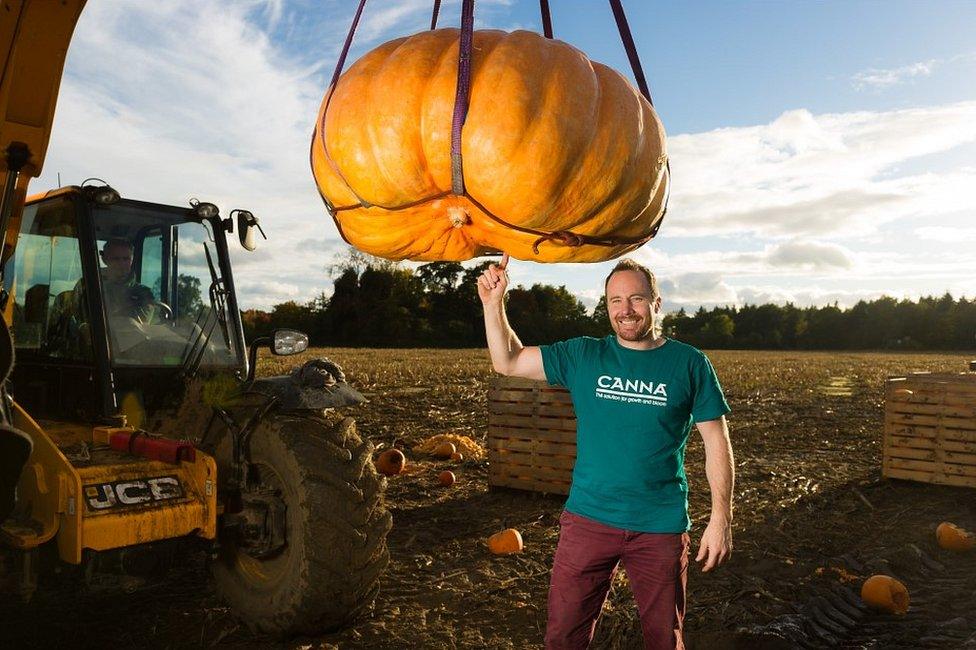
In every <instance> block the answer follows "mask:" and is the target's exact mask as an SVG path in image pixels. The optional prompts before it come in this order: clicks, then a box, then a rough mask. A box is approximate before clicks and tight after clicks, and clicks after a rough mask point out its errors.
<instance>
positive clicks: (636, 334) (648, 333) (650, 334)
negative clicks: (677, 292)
mask: <svg viewBox="0 0 976 650" xmlns="http://www.w3.org/2000/svg"><path fill="white" fill-rule="evenodd" d="M616 325H617V327H616V328H615V333H616V334H617V336H619V337H620V338H622V339H623V340H624V341H632V342H636V341H647V340H653V339H655V338H656V337H655V336H654V317H653V315H652V316H651V318H650V319H648V320H646V321H644V322H642V323H641V325H642V326H641V327H639V328H636V329H629V328H627V329H624V328H623V327H621V325H620V323H616Z"/></svg>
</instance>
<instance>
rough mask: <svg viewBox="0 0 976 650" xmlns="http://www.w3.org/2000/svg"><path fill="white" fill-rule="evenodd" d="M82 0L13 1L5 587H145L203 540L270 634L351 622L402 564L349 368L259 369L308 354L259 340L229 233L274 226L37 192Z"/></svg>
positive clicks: (242, 603)
mask: <svg viewBox="0 0 976 650" xmlns="http://www.w3.org/2000/svg"><path fill="white" fill-rule="evenodd" d="M83 4H84V2H83V1H82V0H63V1H59V2H45V1H43V0H41V1H36V2H35V1H31V0H23V1H20V2H18V1H13V2H7V3H4V5H3V7H2V8H0V63H2V64H3V78H2V80H0V147H2V148H3V150H2V152H0V154H2V160H0V172H2V173H0V192H2V194H0V233H2V236H3V237H4V241H3V248H2V250H3V259H2V266H0V272H2V290H0V310H2V311H3V315H4V318H3V321H4V322H3V326H2V327H0V380H3V389H2V403H0V415H2V418H0V419H2V422H0V583H2V584H0V590H2V592H5V593H6V594H8V596H9V595H10V594H11V593H18V594H19V595H20V596H21V597H23V598H29V597H30V596H31V595H32V594H33V593H34V591H35V590H36V588H37V585H38V576H39V575H44V574H47V573H51V574H52V575H53V574H57V575H59V576H70V575H75V576H77V577H78V578H80V579H81V580H84V581H86V582H88V583H93V582H97V583H98V584H104V582H105V581H106V579H109V580H117V581H118V584H119V585H120V587H122V588H126V587H132V586H134V585H139V584H143V583H144V582H145V581H148V580H151V579H152V578H153V577H154V576H156V575H158V574H159V573H160V570H161V569H164V568H165V565H166V563H167V561H169V560H170V559H171V558H173V557H174V553H175V551H174V548H179V549H184V548H194V549H199V551H201V552H203V553H206V554H207V556H208V558H210V562H211V566H212V569H213V571H212V573H213V576H214V579H215V583H216V587H217V590H218V592H219V593H220V594H221V595H222V596H223V598H225V599H226V600H227V601H228V602H229V604H230V605H231V606H232V608H233V609H234V610H235V611H236V612H237V614H238V615H239V616H240V617H241V618H242V619H244V620H245V621H246V622H247V623H248V624H249V625H250V626H251V627H252V628H254V629H256V630H259V631H262V632H268V633H275V634H294V633H314V632H321V631H326V630H330V629H335V628H337V627H341V626H343V625H345V624H347V623H349V622H350V621H352V620H353V619H354V618H355V617H356V616H357V615H358V614H359V613H360V612H362V611H363V610H364V609H366V608H368V607H369V606H370V605H371V603H372V602H373V599H374V597H375V595H376V591H377V589H378V584H379V577H380V574H381V573H382V571H383V570H384V569H385V567H386V565H387V563H388V561H389V555H388V552H387V549H386V535H387V533H388V532H389V530H390V527H391V525H392V523H391V516H390V513H389V512H388V511H387V509H386V508H385V506H384V504H383V500H382V492H383V487H384V479H382V477H380V476H378V475H377V473H376V470H375V468H374V467H373V464H372V462H370V459H371V455H372V445H371V444H370V442H369V441H368V440H363V439H362V438H361V437H360V436H359V435H358V434H357V432H356V428H355V423H354V421H353V420H352V419H351V418H343V417H339V416H338V415H335V413H336V409H338V408H341V407H343V406H347V405H350V404H355V403H358V402H361V401H362V396H361V395H359V394H358V393H357V392H356V391H355V390H354V389H353V388H352V387H351V386H349V385H348V384H347V383H346V382H345V378H344V376H343V373H342V371H341V369H340V368H339V367H338V366H337V365H335V364H333V363H332V362H330V361H328V360H326V359H318V360H314V361H310V362H308V363H306V364H305V365H303V366H301V367H300V368H298V369H296V370H295V371H294V372H292V373H291V374H290V375H287V376H281V377H268V378H258V379H255V377H254V367H255V361H256V355H257V349H258V348H259V347H261V346H268V347H270V348H271V349H272V352H273V353H275V354H294V353H298V352H301V351H303V350H304V349H305V348H306V347H307V345H308V339H307V337H306V336H305V335H304V334H302V333H300V332H295V331H292V330H278V331H276V332H274V333H273V334H272V335H270V336H267V337H262V338H260V339H257V340H254V341H252V342H251V344H250V347H248V345H247V344H246V342H245V340H244V333H243V328H242V324H241V318H240V309H239V307H238V303H237V296H236V293H235V289H234V280H233V275H232V269H231V263H230V254H229V246H228V241H227V239H228V237H227V236H228V234H231V233H233V232H234V231H235V229H236V231H237V236H238V237H239V239H240V243H241V244H242V245H243V246H244V247H245V248H246V249H248V250H253V249H254V238H255V233H256V232H261V234H262V235H263V231H261V230H260V225H259V224H258V220H257V219H256V218H255V217H254V216H253V215H252V214H251V213H250V212H247V211H245V210H236V211H234V212H233V213H231V214H230V215H229V216H228V217H226V218H225V217H222V216H221V215H220V214H219V211H218V209H217V207H216V206H215V205H213V204H210V203H205V202H198V201H195V200H194V201H191V202H190V205H188V206H186V207H175V206H165V205H158V204H153V203H146V202H141V201H136V200H131V199H127V198H122V197H121V196H120V195H119V194H118V192H116V191H115V190H114V189H112V188H111V187H109V186H108V185H107V184H105V183H103V182H100V181H99V182H87V181H86V182H85V183H83V184H82V185H81V186H72V187H66V188H61V189H58V190H54V191H52V192H48V193H46V194H43V195H38V196H34V197H31V198H30V199H26V198H25V197H26V189H27V184H28V181H29V179H30V178H31V177H34V176H37V175H38V174H39V173H40V170H41V165H42V162H43V158H44V153H45V151H46V148H47V140H48V135H49V132H50V127H51V121H52V117H53V113H54V105H55V102H56V98H57V90H58V86H59V82H60V77H61V71H62V67H63V64H64V56H65V53H66V50H67V45H68V42H69V41H70V37H71V33H72V31H73V29H74V25H75V23H76V21H77V19H78V15H79V14H80V12H81V9H82V7H83ZM4 57H5V58H4ZM15 354H16V363H14V356H15Z"/></svg>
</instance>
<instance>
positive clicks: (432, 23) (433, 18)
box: [430, 0, 441, 30]
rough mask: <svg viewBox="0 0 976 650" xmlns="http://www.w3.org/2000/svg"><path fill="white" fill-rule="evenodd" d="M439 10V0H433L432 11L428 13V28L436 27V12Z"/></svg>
mask: <svg viewBox="0 0 976 650" xmlns="http://www.w3.org/2000/svg"><path fill="white" fill-rule="evenodd" d="M440 11H441V0H434V11H432V12H431V14H430V28H431V29H432V30H433V29H437V14H439V13H440Z"/></svg>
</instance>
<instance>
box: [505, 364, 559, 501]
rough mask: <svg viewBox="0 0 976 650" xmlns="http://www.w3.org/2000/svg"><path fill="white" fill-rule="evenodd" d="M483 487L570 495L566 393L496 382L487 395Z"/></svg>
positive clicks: (542, 385) (511, 380) (541, 385)
mask: <svg viewBox="0 0 976 650" xmlns="http://www.w3.org/2000/svg"><path fill="white" fill-rule="evenodd" d="M488 462H489V465H488V485H489V486H498V487H509V488H517V489H520V490H530V491H533V492H543V493H547V494H569V484H570V482H571V480H572V475H573V465H574V464H575V463H576V415H575V414H574V413H573V403H572V400H571V399H570V396H569V392H568V391H566V390H565V389H563V388H558V387H556V386H550V385H549V384H547V383H546V382H544V381H533V380H530V379H518V378H515V377H496V378H494V379H493V380H492V381H491V383H490V384H489V389H488Z"/></svg>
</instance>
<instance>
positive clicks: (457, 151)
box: [451, 0, 474, 196]
mask: <svg viewBox="0 0 976 650" xmlns="http://www.w3.org/2000/svg"><path fill="white" fill-rule="evenodd" d="M473 39H474V0H464V3H463V4H462V5H461V42H460V43H459V44H458V73H457V93H456V94H455V95H454V120H453V122H452V123H451V191H452V192H453V193H454V194H457V195H458V196H461V195H462V194H464V167H463V165H462V164H461V130H462V129H463V128H464V120H465V119H466V118H467V116H468V98H469V97H470V95H471V50H472V41H473Z"/></svg>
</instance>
